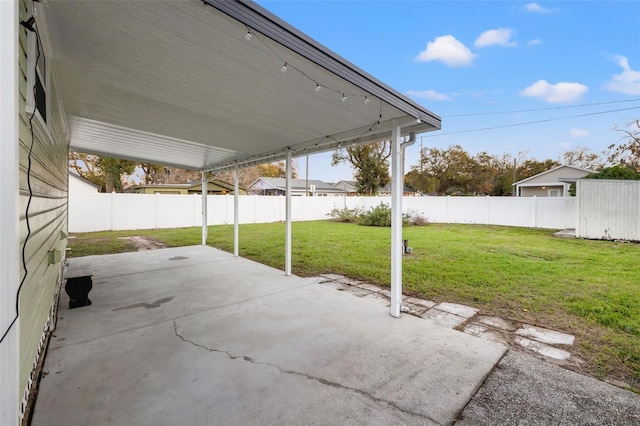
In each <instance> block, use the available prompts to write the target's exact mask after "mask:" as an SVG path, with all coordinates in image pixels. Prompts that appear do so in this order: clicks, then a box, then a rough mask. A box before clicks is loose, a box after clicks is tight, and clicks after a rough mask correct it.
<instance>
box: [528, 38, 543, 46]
mask: <svg viewBox="0 0 640 426" xmlns="http://www.w3.org/2000/svg"><path fill="white" fill-rule="evenodd" d="M541 44H542V40H540V39H539V38H534V39H533V40H529V41H528V42H527V46H539V45H541Z"/></svg>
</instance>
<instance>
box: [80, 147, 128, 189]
mask: <svg viewBox="0 0 640 426" xmlns="http://www.w3.org/2000/svg"><path fill="white" fill-rule="evenodd" d="M69 167H70V168H72V169H73V170H75V172H76V173H78V175H80V176H81V177H83V178H84V179H87V180H88V181H90V182H92V183H94V184H96V185H97V186H99V187H100V191H101V192H112V191H116V192H122V188H123V184H122V179H123V178H125V177H126V175H130V174H132V173H133V171H134V169H135V167H136V163H134V162H133V161H129V160H121V159H117V158H110V157H99V156H97V155H93V154H86V153H82V152H70V153H69Z"/></svg>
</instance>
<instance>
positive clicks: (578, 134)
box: [569, 128, 590, 139]
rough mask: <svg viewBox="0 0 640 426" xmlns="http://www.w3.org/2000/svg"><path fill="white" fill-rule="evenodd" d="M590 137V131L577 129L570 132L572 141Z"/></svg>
mask: <svg viewBox="0 0 640 426" xmlns="http://www.w3.org/2000/svg"><path fill="white" fill-rule="evenodd" d="M589 135H590V133H589V132H588V131H586V130H582V129H576V128H573V129H571V131H570V132H569V136H570V137H571V139H579V138H586V137H587V136H589Z"/></svg>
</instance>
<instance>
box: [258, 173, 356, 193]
mask: <svg viewBox="0 0 640 426" xmlns="http://www.w3.org/2000/svg"><path fill="white" fill-rule="evenodd" d="M286 185H287V180H286V179H285V178H267V177H263V178H258V179H257V180H256V181H255V182H253V183H252V184H251V185H249V188H248V191H249V194H252V195H285V193H286V192H287V191H286ZM308 190H309V195H310V196H312V197H327V196H336V195H345V194H346V192H345V190H343V189H340V188H336V187H334V186H332V185H331V184H330V183H327V182H323V181H321V180H309V188H308ZM306 194H307V181H306V180H305V179H291V195H292V196H299V195H306Z"/></svg>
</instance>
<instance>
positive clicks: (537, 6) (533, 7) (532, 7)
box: [523, 2, 554, 14]
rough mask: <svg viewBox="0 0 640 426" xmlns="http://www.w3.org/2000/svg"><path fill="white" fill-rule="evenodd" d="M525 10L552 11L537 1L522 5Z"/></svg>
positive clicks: (530, 11) (532, 11)
mask: <svg viewBox="0 0 640 426" xmlns="http://www.w3.org/2000/svg"><path fill="white" fill-rule="evenodd" d="M523 9H524V11H525V12H528V13H543V14H544V13H552V12H554V9H549V8H547V7H543V6H540V4H538V3H535V2H533V3H527V4H525V5H524V6H523Z"/></svg>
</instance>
